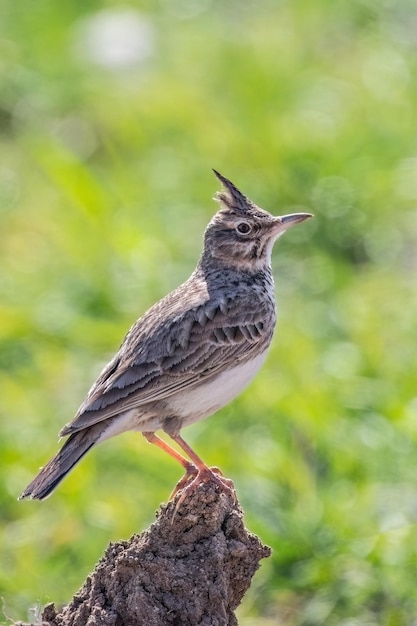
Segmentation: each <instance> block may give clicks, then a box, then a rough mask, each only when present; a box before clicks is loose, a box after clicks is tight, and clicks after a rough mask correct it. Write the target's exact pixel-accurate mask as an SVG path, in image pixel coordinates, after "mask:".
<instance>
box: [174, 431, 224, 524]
mask: <svg viewBox="0 0 417 626" xmlns="http://www.w3.org/2000/svg"><path fill="white" fill-rule="evenodd" d="M168 435H169V437H171V439H173V441H175V443H177V444H178V445H179V447H180V448H181V449H182V450H184V452H185V453H186V454H187V456H189V457H190V459H191V460H192V461H193V463H194V466H195V467H196V468H197V475H196V476H194V478H193V480H192V481H191V482H190V483H188V484H185V488H184V491H183V493H182V494H181V497H180V499H179V500H178V502H177V504H176V506H175V510H174V515H173V519H174V517H175V515H176V513H177V511H178V509H179V507H180V505H181V504H182V502H183V501H184V499H185V497H186V496H187V495H189V494H190V492H191V491H194V489H195V488H196V487H198V485H200V484H201V483H205V482H210V481H212V482H215V483H216V484H217V485H219V487H220V488H221V489H222V490H223V491H229V492H230V491H232V492H233V489H234V485H233V482H232V481H231V480H229V479H228V478H224V477H223V475H222V473H221V471H220V470H219V468H218V467H208V466H207V465H206V464H205V463H204V461H202V459H200V457H199V456H198V455H197V454H196V453H195V452H194V450H193V449H192V448H191V447H190V446H189V445H188V443H187V442H186V441H184V439H183V438H182V437H181V435H180V434H179V433H174V434H170V433H168ZM194 466H193V467H194ZM178 486H179V485H177V487H178ZM177 491H179V489H178V488H176V489H175V493H177ZM233 493H234V492H233Z"/></svg>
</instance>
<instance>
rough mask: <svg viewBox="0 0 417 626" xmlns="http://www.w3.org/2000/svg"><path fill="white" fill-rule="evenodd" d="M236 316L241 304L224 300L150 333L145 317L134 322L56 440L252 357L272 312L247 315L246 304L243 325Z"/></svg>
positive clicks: (266, 334) (268, 333)
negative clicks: (117, 349)
mask: <svg viewBox="0 0 417 626" xmlns="http://www.w3.org/2000/svg"><path fill="white" fill-rule="evenodd" d="M241 312H242V302H241V301H240V302H239V299H236V298H235V299H230V298H229V299H228V300H227V301H225V300H224V299H223V300H222V301H219V302H217V303H213V304H211V305H210V306H208V304H207V303H206V304H203V305H200V306H196V307H194V308H192V309H189V310H187V311H185V312H183V313H182V314H180V315H174V316H171V317H170V318H168V319H167V318H165V321H164V322H163V324H160V325H158V326H157V327H156V328H155V329H154V330H153V332H147V329H146V316H144V317H143V318H141V319H140V320H138V322H137V323H136V324H135V325H134V326H133V327H132V329H131V330H130V331H129V333H128V335H127V336H126V338H125V341H124V342H123V344H122V346H121V348H120V350H119V352H118V353H117V354H116V356H115V357H114V359H113V360H112V361H110V363H109V364H108V365H107V367H106V368H105V369H104V370H103V372H102V374H101V375H100V376H99V378H98V379H97V381H96V382H95V383H94V385H93V387H92V388H91V390H90V392H89V394H88V395H87V398H86V400H85V402H84V403H83V404H82V405H81V407H80V409H79V411H78V413H77V415H76V416H75V418H74V419H73V421H72V422H70V423H69V424H67V425H66V426H65V427H64V428H63V429H62V431H61V433H60V434H61V435H68V434H70V433H72V432H75V431H77V430H81V429H82V428H86V427H88V426H91V425H93V424H95V423H97V422H100V421H103V420H106V419H108V418H111V417H114V416H116V415H119V414H120V413H123V412H125V411H128V410H130V409H135V408H138V407H140V406H142V405H144V404H147V403H149V402H155V401H160V400H164V399H166V398H168V397H170V396H172V395H173V394H176V393H178V392H182V391H185V390H187V389H189V388H191V387H194V386H196V385H198V384H200V383H201V382H203V381H208V380H210V379H212V378H213V377H215V376H216V375H217V374H219V373H221V372H222V371H224V370H225V369H226V368H228V367H230V366H235V365H237V364H238V363H239V362H244V361H247V360H250V359H251V358H252V357H253V356H256V354H258V352H259V349H260V348H261V349H262V344H264V348H265V349H266V348H267V346H268V345H269V342H270V340H271V337H272V329H273V326H274V320H272V319H271V318H272V317H273V316H274V311H273V310H271V307H267V306H265V307H262V306H260V305H259V301H258V302H257V303H256V306H254V307H253V308H252V310H251V307H250V306H248V302H247V301H246V307H245V321H244V322H243V321H242V315H241Z"/></svg>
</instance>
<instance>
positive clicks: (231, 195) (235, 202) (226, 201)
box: [213, 169, 259, 211]
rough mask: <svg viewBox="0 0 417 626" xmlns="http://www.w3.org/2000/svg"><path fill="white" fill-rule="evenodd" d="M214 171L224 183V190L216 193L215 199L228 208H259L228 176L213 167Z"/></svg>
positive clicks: (243, 209)
mask: <svg viewBox="0 0 417 626" xmlns="http://www.w3.org/2000/svg"><path fill="white" fill-rule="evenodd" d="M213 172H214V174H215V175H216V176H217V178H218V179H219V181H220V182H221V183H222V185H223V189H222V191H218V192H217V193H216V194H215V196H214V200H216V201H217V202H220V204H221V205H222V206H223V207H224V208H225V209H228V210H233V209H235V210H236V209H239V210H240V211H248V210H249V211H253V209H258V207H257V206H256V204H255V203H254V202H252V200H249V198H248V197H247V196H245V195H244V194H243V193H242V192H241V191H239V189H238V188H237V187H236V186H235V185H234V184H233V183H232V182H231V181H230V180H229V179H228V178H226V177H225V176H223V175H222V174H220V172H218V171H217V170H215V169H213ZM258 210H259V209H258Z"/></svg>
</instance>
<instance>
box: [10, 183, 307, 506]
mask: <svg viewBox="0 0 417 626" xmlns="http://www.w3.org/2000/svg"><path fill="white" fill-rule="evenodd" d="M214 173H215V174H216V176H217V178H218V179H219V180H220V181H221V183H222V186H223V189H222V191H221V192H219V193H217V195H216V199H217V200H218V201H219V203H220V210H219V211H218V212H217V213H216V214H215V216H214V217H213V218H212V220H211V221H210V223H209V225H208V226H207V229H206V232H205V235H204V248H203V253H202V255H201V258H200V261H199V263H198V265H197V267H196V269H195V270H194V272H193V273H192V274H191V276H190V278H189V279H188V280H187V281H186V282H185V283H183V284H182V285H181V286H180V287H178V288H177V289H175V290H174V291H172V292H171V293H170V294H168V295H167V296H166V297H165V298H163V299H162V300H160V301H159V302H157V303H156V304H155V305H154V306H152V307H151V308H150V309H149V310H148V311H147V312H146V313H145V314H144V315H143V316H142V317H141V318H139V320H138V321H137V322H136V323H135V324H134V325H133V326H132V328H131V329H130V330H129V332H128V333H127V335H126V337H125V339H124V341H123V343H122V345H121V347H120V349H119V351H118V352H117V354H116V355H115V357H114V358H113V359H112V360H111V361H110V363H109V364H108V365H107V366H106V367H105V368H104V370H103V372H102V373H101V374H100V376H99V377H98V379H97V381H96V382H95V383H94V385H93V386H92V387H91V389H90V391H89V392H88V394H87V398H86V399H85V400H84V402H83V404H82V405H81V407H80V408H79V410H78V412H77V414H76V416H75V417H74V419H73V420H72V421H71V422H69V424H67V425H66V426H64V428H63V429H62V430H61V432H60V435H61V436H63V437H65V436H67V435H68V439H67V440H66V442H65V443H64V445H63V446H62V448H61V449H60V450H59V452H58V453H57V454H56V456H55V457H54V458H53V459H51V461H49V463H48V464H47V465H45V467H44V468H42V469H41V471H40V472H39V474H38V475H37V476H36V477H35V478H34V480H33V481H32V482H31V483H30V485H29V486H28V487H27V488H26V489H25V491H24V492H23V493H22V494H21V496H20V499H23V498H38V499H39V500H42V499H43V498H46V497H47V496H48V495H49V494H50V493H51V492H52V491H53V489H54V488H55V487H56V486H57V485H58V483H59V482H60V481H61V480H62V479H63V478H64V476H65V475H66V474H67V473H68V472H69V471H70V470H71V469H72V468H73V467H74V465H75V464H76V463H77V462H78V461H79V460H80V459H81V458H82V457H83V456H84V454H86V452H88V450H90V448H92V447H93V446H95V445H97V444H98V443H101V442H102V441H104V440H105V439H109V438H110V437H113V436H114V435H117V434H119V433H122V432H124V431H127V430H138V431H141V432H142V434H143V435H144V437H145V438H146V439H147V440H148V441H149V442H151V443H154V444H156V445H157V446H159V447H160V448H162V449H163V450H165V451H166V452H168V454H170V455H171V456H173V457H174V458H175V459H176V460H177V461H179V462H180V463H181V464H182V466H183V467H184V468H185V470H186V480H184V484H186V483H187V481H188V479H189V478H192V479H193V481H192V482H191V483H189V484H188V486H187V487H190V485H193V484H194V485H196V484H198V482H200V481H201V480H205V479H207V478H208V477H210V478H211V479H215V480H217V481H220V480H221V479H220V478H219V477H218V475H217V474H213V471H212V470H210V469H209V468H208V467H207V466H206V465H205V464H204V463H203V461H202V460H201V459H200V458H199V457H198V456H197V454H196V453H195V452H194V451H193V450H192V449H191V448H190V447H189V446H188V444H187V443H186V442H185V441H184V439H183V438H182V437H181V435H180V431H181V429H182V428H183V427H184V426H187V425H188V424H192V423H193V422H196V421H198V420H201V419H203V418H204V417H207V416H208V415H211V414H212V413H215V412H216V411H218V410H219V409H221V408H222V407H223V406H225V405H226V404H227V403H228V402H230V401H231V400H232V399H233V398H234V397H235V396H237V395H238V394H239V393H240V392H241V391H242V390H243V389H244V388H245V387H246V385H247V384H248V383H249V382H250V381H251V380H252V378H253V377H254V375H255V374H256V372H257V371H258V369H259V368H260V367H261V365H262V363H263V361H264V360H265V356H266V353H267V349H268V346H269V344H270V342H271V339H272V335H273V332H274V327H275V321H276V313H275V297H274V282H273V277H272V272H271V251H272V247H273V244H274V242H275V240H276V239H277V238H278V237H279V236H280V235H282V233H284V232H285V231H286V230H287V229H288V228H290V227H291V226H294V225H295V224H299V223H300V222H302V221H303V220H305V219H307V218H308V217H311V215H310V214H309V213H294V214H291V215H284V216H283V217H274V216H272V215H271V214H270V213H267V212H266V211H264V210H262V209H260V208H259V207H257V206H256V205H255V204H254V203H253V202H251V200H249V199H248V198H247V197H246V196H244V195H243V194H242V193H241V192H240V191H239V190H238V189H237V188H236V187H235V186H234V185H233V183H231V182H230V181H229V180H227V178H225V177H224V176H222V175H221V174H219V173H218V172H216V171H215V172H214ZM159 429H162V430H163V431H165V433H167V434H168V435H169V437H171V439H173V440H174V441H175V442H176V443H177V444H178V446H179V447H180V448H181V449H182V450H183V452H184V453H185V454H186V455H187V457H188V459H190V460H188V459H187V458H185V457H184V456H182V455H181V454H180V453H179V452H177V450H175V449H174V448H172V447H171V446H170V445H169V444H168V443H166V442H165V441H164V440H162V439H160V438H159V437H158V436H157V435H156V434H155V431H156V430H159Z"/></svg>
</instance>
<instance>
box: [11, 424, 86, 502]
mask: <svg viewBox="0 0 417 626" xmlns="http://www.w3.org/2000/svg"><path fill="white" fill-rule="evenodd" d="M97 439H98V436H97V429H95V428H94V427H91V428H84V429H83V430H79V431H78V432H76V433H73V434H72V435H70V437H68V439H67V440H66V442H65V443H64V445H63V446H62V448H61V449H60V450H59V452H58V453H57V454H56V455H55V456H54V457H53V459H51V460H50V461H49V463H48V464H47V465H45V467H43V468H42V469H41V471H40V472H39V474H38V475H37V476H36V477H35V478H34V479H33V480H32V482H31V483H30V485H28V486H27V487H26V489H25V490H24V491H23V493H22V494H21V495H20V496H19V500H23V499H24V498H31V499H36V500H43V499H44V498H47V497H48V496H49V495H50V494H51V493H52V491H53V490H54V489H55V487H56V486H57V485H58V484H59V483H60V482H61V480H62V479H63V478H64V477H65V476H66V475H67V474H68V472H70V471H71V470H72V468H73V467H74V465H76V463H78V461H79V460H80V459H82V457H83V456H84V454H86V453H87V452H88V451H89V450H90V448H92V447H93V446H94V445H95V443H96V442H97Z"/></svg>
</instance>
